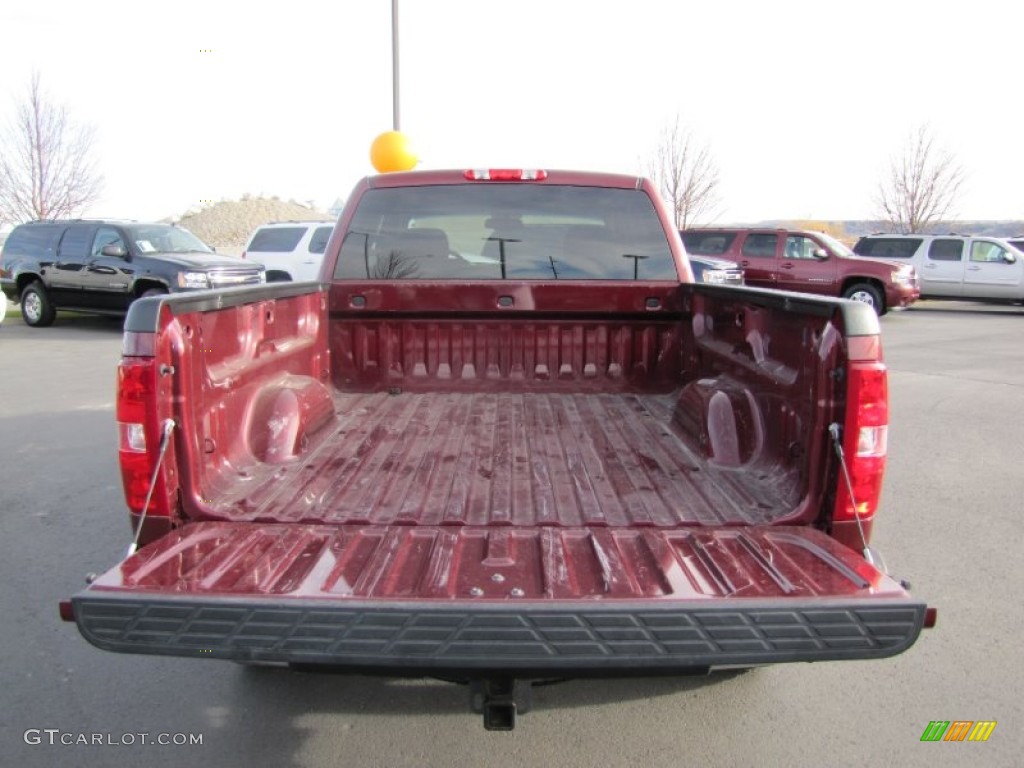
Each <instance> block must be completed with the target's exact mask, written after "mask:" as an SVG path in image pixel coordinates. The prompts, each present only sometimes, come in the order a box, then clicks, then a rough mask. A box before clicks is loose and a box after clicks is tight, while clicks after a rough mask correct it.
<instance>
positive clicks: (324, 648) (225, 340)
mask: <svg viewBox="0 0 1024 768" xmlns="http://www.w3.org/2000/svg"><path fill="white" fill-rule="evenodd" d="M321 278H322V280H323V283H322V284H316V283H305V284H275V285H267V286H263V287H258V288H238V289H227V290H223V291H217V292H211V291H207V292H201V293H194V294H182V295H175V296H165V297H160V298H152V299H150V298H146V299H142V300H139V301H137V302H135V303H134V304H133V305H132V307H131V310H130V313H129V315H128V317H127V319H126V323H125V337H124V357H123V360H122V363H121V365H120V369H119V373H118V381H119V385H118V400H117V420H118V428H119V431H120V451H119V453H120V461H121V467H122V473H123V480H124V489H125V495H126V498H127V502H128V506H129V507H130V510H131V515H132V521H133V530H134V531H135V532H136V535H137V543H138V544H139V545H140V548H138V549H137V551H135V547H134V546H133V547H132V548H131V550H130V553H129V555H128V557H127V558H126V559H125V560H124V561H123V562H121V563H120V564H118V565H116V566H115V567H114V568H112V569H111V570H109V571H108V572H107V573H105V574H104V575H102V576H100V577H99V578H97V579H95V580H94V581H93V582H92V583H91V584H90V585H89V586H88V587H87V588H86V589H84V590H83V591H82V592H80V593H79V594H77V595H75V596H74V597H73V598H72V599H71V600H70V601H66V602H64V603H63V604H62V606H61V608H62V614H63V616H64V618H65V619H67V620H74V621H75V622H77V625H78V628H79V630H80V631H81V633H82V634H83V635H84V636H85V638H86V639H88V640H89V642H91V643H93V644H94V645H96V646H98V647H100V648H103V649H106V650H110V651H119V652H126V653H145V654H160V655H175V656H192V657H196V658H219V659H232V660H235V661H240V662H249V663H268V662H276V663H291V664H296V665H310V666H316V665H325V666H334V667H343V668H347V669H349V670H353V671H370V670H375V671H378V672H381V671H383V672H385V673H388V674H394V675H418V676H423V675H429V676H436V677H439V678H445V679H455V680H461V681H465V682H469V683H471V685H472V688H471V690H472V691H473V693H474V695H473V697H472V701H473V702H475V708H476V709H477V711H482V712H483V714H484V722H485V725H486V726H487V727H489V728H509V727H511V726H512V724H513V723H514V720H515V715H516V711H517V707H518V706H519V701H518V698H517V697H518V696H519V695H520V693H521V692H522V690H523V684H524V682H525V683H528V682H529V681H531V680H536V679H542V678H562V677H580V676H598V675H647V674H666V675H668V674H683V673H692V672H695V671H707V670H708V669H712V668H716V667H722V666H750V665H761V664H771V663H778V662H794V661H824V660H837V659H877V658H882V657H886V656H892V655H894V654H898V653H901V652H902V651H905V650H906V649H907V648H909V647H910V646H911V645H912V644H913V643H914V642H915V641H916V639H917V637H918V635H919V632H920V630H921V628H922V627H923V626H925V625H930V624H931V623H933V620H934V609H930V608H926V606H925V605H924V604H923V603H922V602H921V601H920V600H917V599H915V598H913V597H912V596H911V595H909V594H908V593H907V591H906V590H905V589H904V587H903V586H901V584H900V583H899V582H898V581H896V580H894V579H893V578H891V577H890V576H888V575H887V574H886V573H885V572H884V571H883V570H881V568H880V566H879V565H877V564H873V560H874V558H872V557H871V554H870V550H869V549H868V547H867V537H868V536H869V534H870V530H871V522H872V519H873V517H874V514H875V508H876V506H877V504H878V499H879V493H880V491H881V484H882V474H883V469H884V464H885V453H886V433H887V424H888V402H887V392H886V370H885V366H884V364H883V362H882V349H881V343H880V338H879V326H878V320H877V318H876V316H875V313H874V312H873V311H871V309H870V308H869V307H867V306H864V305H863V304H859V303H856V302H852V301H842V300H836V299H828V298H821V297H814V296H807V295H801V294H787V293H783V292H775V291H763V290H756V289H749V288H742V287H731V286H721V285H698V284H694V283H693V280H692V275H691V270H690V268H689V266H688V263H687V260H686V254H685V251H684V249H683V246H682V243H681V241H680V238H679V234H678V233H677V232H676V231H675V230H674V229H673V227H672V222H671V217H670V215H669V213H668V211H667V209H666V207H665V206H664V204H663V203H662V201H661V200H660V199H659V198H658V196H657V194H656V193H655V191H654V188H653V187H652V185H651V184H650V183H649V182H648V181H646V180H643V179H637V178H633V177H624V176H615V175H604V174H585V173H570V172H557V171H551V172H544V171H530V172H519V171H506V170H500V171H488V170H483V171H466V172H465V173H462V172H413V173H400V174H390V175H382V176H375V177H370V178H367V179H365V180H364V181H362V182H361V183H360V184H359V185H358V186H357V188H356V189H355V190H354V192H353V194H352V195H351V197H350V198H349V202H348V204H347V207H346V208H345V210H344V212H343V214H342V216H341V217H340V219H339V221H338V223H337V226H336V229H335V231H334V233H333V235H332V237H331V239H330V242H329V244H328V247H327V252H326V255H325V260H324V266H323V269H322V272H321Z"/></svg>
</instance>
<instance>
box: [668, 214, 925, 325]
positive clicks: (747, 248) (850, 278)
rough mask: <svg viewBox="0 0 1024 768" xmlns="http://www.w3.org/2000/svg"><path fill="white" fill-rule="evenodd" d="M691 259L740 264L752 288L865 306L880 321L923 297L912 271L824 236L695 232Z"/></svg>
mask: <svg viewBox="0 0 1024 768" xmlns="http://www.w3.org/2000/svg"><path fill="white" fill-rule="evenodd" d="M680 234H681V235H682V237H683V243H684V244H685V245H686V250H687V252H688V253H692V254H694V255H699V256H720V257H722V258H727V259H731V260H733V261H735V262H737V263H738V264H739V265H740V267H741V268H742V269H743V273H744V278H745V281H746V284H747V285H752V286H755V287H762V288H776V289H779V290H783V291H799V292H801V293H816V294H820V295H823V296H837V297H842V298H845V299H853V300H855V301H862V302H864V303H865V304H869V305H870V306H872V307H873V308H874V309H875V311H876V312H877V313H878V314H879V315H884V314H885V313H886V312H887V311H889V310H890V309H892V308H893V307H907V306H909V305H911V304H913V303H914V302H915V301H917V299H918V297H919V296H920V295H921V289H920V285H919V282H918V277H917V273H916V271H915V270H914V268H913V266H911V265H909V264H901V263H899V262H894V261H884V260H882V259H865V258H862V257H860V256H856V255H855V254H854V253H853V251H851V250H850V249H849V248H847V247H846V246H845V245H843V244H842V243H841V242H839V241H838V240H836V239H835V238H834V237H831V236H830V235H826V234H825V233H824V232H810V231H807V230H788V229H724V228H723V229H690V230H685V231H683V232H681V233H680Z"/></svg>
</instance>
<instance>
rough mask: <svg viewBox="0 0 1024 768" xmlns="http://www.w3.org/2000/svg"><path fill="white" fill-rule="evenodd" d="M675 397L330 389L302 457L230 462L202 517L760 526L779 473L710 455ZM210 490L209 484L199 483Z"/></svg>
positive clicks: (778, 506)
mask: <svg viewBox="0 0 1024 768" xmlns="http://www.w3.org/2000/svg"><path fill="white" fill-rule="evenodd" d="M674 403H675V396H674V395H672V394H668V395H639V394H609V393H595V394H564V393H560V394H538V393H478V394H467V393H465V392H459V393H457V394H451V393H436V392H431V393H404V392H403V393H401V394H397V395H391V394H388V393H371V394H366V393H340V394H337V395H336V396H335V410H336V412H337V414H338V420H337V421H336V422H335V423H334V424H332V425H331V426H330V427H329V428H328V429H330V430H331V434H329V435H328V436H327V437H326V438H325V439H323V440H322V441H320V442H318V444H317V445H316V446H315V447H314V448H313V449H312V450H311V451H309V453H308V454H307V455H305V456H303V457H302V458H301V459H300V460H299V461H296V462H293V463H290V464H285V465H277V466H272V465H256V466H255V467H245V468H239V471H238V475H239V481H238V483H237V484H236V485H234V486H233V487H231V488H228V489H221V491H220V492H219V493H218V494H217V498H215V499H210V501H211V502H212V503H211V504H210V507H209V510H208V511H209V512H210V513H212V514H211V516H212V517H216V518H220V519H230V520H269V521H282V522H283V521H299V520H301V521H307V522H327V523H339V524H340V523H346V524H348V523H364V524H405V525H474V526H480V525H485V526H486V525H490V526H494V525H514V526H536V525H552V526H580V525H588V526H591V525H607V526H612V527H634V526H658V527H672V526H677V525H680V524H702V525H720V524H722V523H744V524H764V523H769V522H773V521H774V520H777V519H779V518H780V517H782V516H783V515H784V514H786V513H787V512H789V511H790V509H791V507H792V503H793V502H792V499H789V500H787V498H786V496H787V494H786V492H785V488H783V487H780V483H779V481H778V473H774V472H770V471H765V472H759V471H757V469H756V467H755V468H751V467H749V466H747V467H743V468H740V469H729V468H724V467H718V466H715V465H713V464H711V463H709V462H708V461H707V460H706V459H704V458H702V457H700V456H698V455H697V454H695V453H694V452H693V451H692V450H690V449H689V448H688V447H687V446H686V445H685V444H684V443H683V441H682V440H681V439H680V437H679V436H678V435H677V434H676V433H675V432H674V429H676V428H675V427H674V426H673V424H672V416H671V414H672V408H673V407H674ZM206 495H208V496H209V495H211V494H206Z"/></svg>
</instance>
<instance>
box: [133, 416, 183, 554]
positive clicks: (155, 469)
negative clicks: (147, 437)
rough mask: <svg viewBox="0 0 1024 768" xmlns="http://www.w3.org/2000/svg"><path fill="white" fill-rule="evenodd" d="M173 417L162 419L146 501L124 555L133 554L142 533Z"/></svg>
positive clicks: (168, 442) (169, 436)
mask: <svg viewBox="0 0 1024 768" xmlns="http://www.w3.org/2000/svg"><path fill="white" fill-rule="evenodd" d="M174 426H175V424H174V419H164V423H163V429H162V430H161V432H162V434H161V436H160V453H159V455H158V456H157V457H156V466H155V467H153V474H152V475H151V476H150V478H149V491H148V492H147V493H146V501H145V503H143V505H142V515H141V516H140V517H139V524H138V525H137V526H135V535H134V536H133V537H132V543H131V545H130V546H129V547H128V554H127V555H125V557H128V556H130V555H134V554H135V551H136V550H137V549H138V548H139V536H140V535H141V533H142V524H143V523H145V522H146V513H147V512H148V511H149V500H150V499H151V498H153V489H155V488H156V475H157V472H159V471H160V465H161V464H163V461H164V455H165V454H166V453H167V446H169V445H170V444H171V433H172V432H174Z"/></svg>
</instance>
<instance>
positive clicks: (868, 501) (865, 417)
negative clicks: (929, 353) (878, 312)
mask: <svg viewBox="0 0 1024 768" xmlns="http://www.w3.org/2000/svg"><path fill="white" fill-rule="evenodd" d="M881 353H882V345H881V340H880V339H879V337H878V336H854V337H851V338H850V339H849V370H848V371H847V374H848V375H847V384H846V421H845V423H844V426H843V454H844V455H845V457H846V464H847V467H848V469H849V473H850V485H851V486H852V488H853V498H850V491H849V490H848V488H847V486H846V483H845V482H843V481H840V484H839V493H838V494H837V496H836V505H835V509H834V511H833V516H832V519H833V521H834V522H839V523H842V522H848V521H854V520H856V519H857V518H858V517H859V518H860V519H861V520H862V521H863V520H870V519H871V518H872V517H874V514H875V510H876V509H877V508H878V501H879V498H880V497H881V495H882V477H883V475H884V474H885V458H886V454H887V452H888V438H889V389H888V383H887V374H886V369H885V363H883V362H882V359H881V357H882V354H881Z"/></svg>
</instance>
